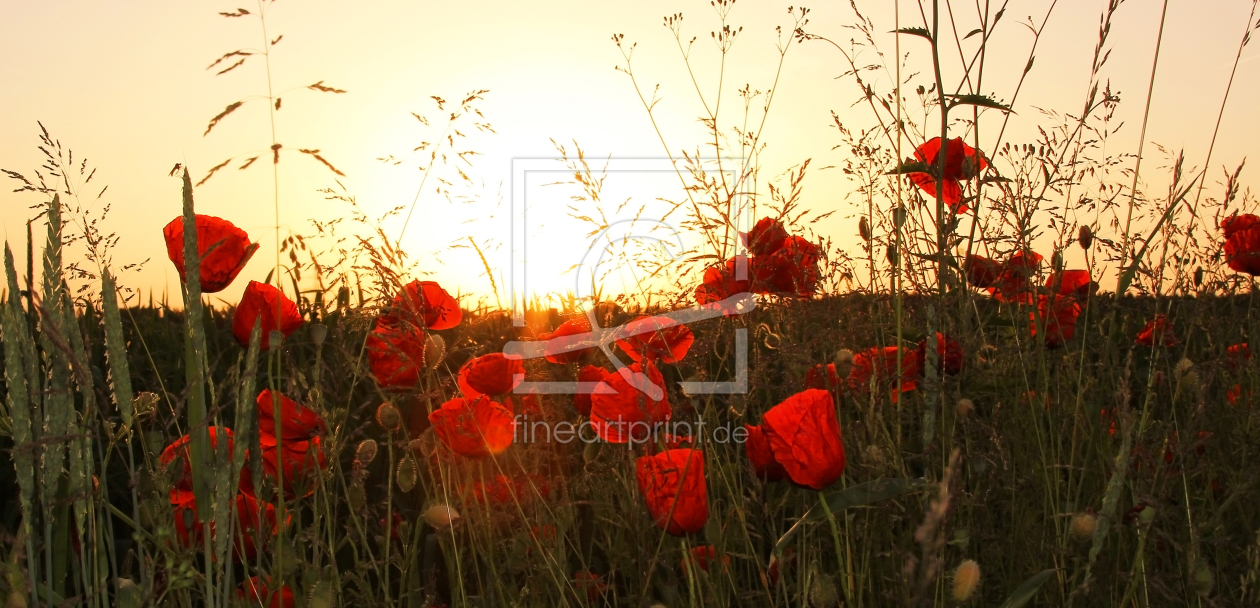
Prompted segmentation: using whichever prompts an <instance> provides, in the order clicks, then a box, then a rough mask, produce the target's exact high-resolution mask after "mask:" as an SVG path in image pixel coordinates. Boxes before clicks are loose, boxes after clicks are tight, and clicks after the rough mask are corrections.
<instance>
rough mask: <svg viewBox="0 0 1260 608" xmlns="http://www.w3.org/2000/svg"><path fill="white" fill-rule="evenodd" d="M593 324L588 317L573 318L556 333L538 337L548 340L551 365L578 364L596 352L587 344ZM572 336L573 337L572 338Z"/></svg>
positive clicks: (557, 329) (562, 324)
mask: <svg viewBox="0 0 1260 608" xmlns="http://www.w3.org/2000/svg"><path fill="white" fill-rule="evenodd" d="M590 331H591V322H590V320H589V319H587V318H586V315H582V316H578V317H573V318H572V319H569V320H568V321H565V322H564V323H561V324H560V327H557V328H556V330H555V331H553V332H551V333H545V334H542V335H540V336H538V339H539V340H546V341H548V344H547V346H546V348H545V352H546V356H547V361H550V362H551V363H576V362H578V361H580V360H582V358H583V357H585V356H587V355H588V354H590V353H593V352H595V348H594V347H591V346H588V345H586V344H585V341H586V340H589V339H590V336H588V335H586V334H588V333H590ZM571 336H572V337H571Z"/></svg>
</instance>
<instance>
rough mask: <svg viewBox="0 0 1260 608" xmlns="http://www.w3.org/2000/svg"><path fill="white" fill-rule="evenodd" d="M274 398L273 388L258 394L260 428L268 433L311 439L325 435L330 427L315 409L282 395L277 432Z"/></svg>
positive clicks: (288, 438)
mask: <svg viewBox="0 0 1260 608" xmlns="http://www.w3.org/2000/svg"><path fill="white" fill-rule="evenodd" d="M273 401H274V398H273V397H272V395H271V389H269V388H267V389H263V392H261V393H259V394H258V399H257V403H258V430H259V431H262V432H263V433H267V434H268V435H276V436H280V437H283V438H284V440H285V441H290V440H304V439H310V438H311V437H314V436H316V435H323V434H324V432H325V431H327V430H328V427H327V426H326V425H325V424H324V419H323V418H320V417H319V414H316V413H315V412H314V411H312V410H310V409H308V408H307V407H305V406H302V405H300V404H298V403H297V402H296V401H294V400H292V399H290V398H288V397H285V396H284V395H280V433H276V420H275V410H274V409H272V402H273Z"/></svg>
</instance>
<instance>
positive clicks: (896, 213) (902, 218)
mask: <svg viewBox="0 0 1260 608" xmlns="http://www.w3.org/2000/svg"><path fill="white" fill-rule="evenodd" d="M893 224H895V225H896V226H897V227H898V228H900V227H902V226H904V225H905V224H906V209H905V207H897V208H896V209H893Z"/></svg>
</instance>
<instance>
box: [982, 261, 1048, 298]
mask: <svg viewBox="0 0 1260 608" xmlns="http://www.w3.org/2000/svg"><path fill="white" fill-rule="evenodd" d="M1041 260H1042V257H1041V255H1040V254H1037V253H1035V252H1032V251H1018V252H1016V253H1015V254H1014V255H1012V256H1011V259H1009V260H1007V261H1006V264H1005V266H1003V268H1002V276H1001V277H1000V278H998V281H997V283H996V284H994V285H993V286H992V287H990V288H989V293H991V294H993V297H994V298H996V299H997V301H999V302H1016V303H1020V304H1031V303H1032V301H1033V300H1032V286H1031V285H1030V281H1031V279H1032V277H1033V275H1035V274H1037V270H1038V269H1040V268H1041Z"/></svg>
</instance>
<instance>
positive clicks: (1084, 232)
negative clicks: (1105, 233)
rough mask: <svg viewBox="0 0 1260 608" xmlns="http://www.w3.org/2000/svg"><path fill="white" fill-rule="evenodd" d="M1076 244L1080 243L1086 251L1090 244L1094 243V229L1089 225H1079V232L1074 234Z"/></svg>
mask: <svg viewBox="0 0 1260 608" xmlns="http://www.w3.org/2000/svg"><path fill="white" fill-rule="evenodd" d="M1076 244H1078V245H1080V246H1081V249H1084V250H1086V251H1088V250H1089V248H1090V246H1091V245H1093V244H1094V231H1093V230H1090V229H1089V226H1081V230H1080V232H1078V233H1077V235H1076Z"/></svg>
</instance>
